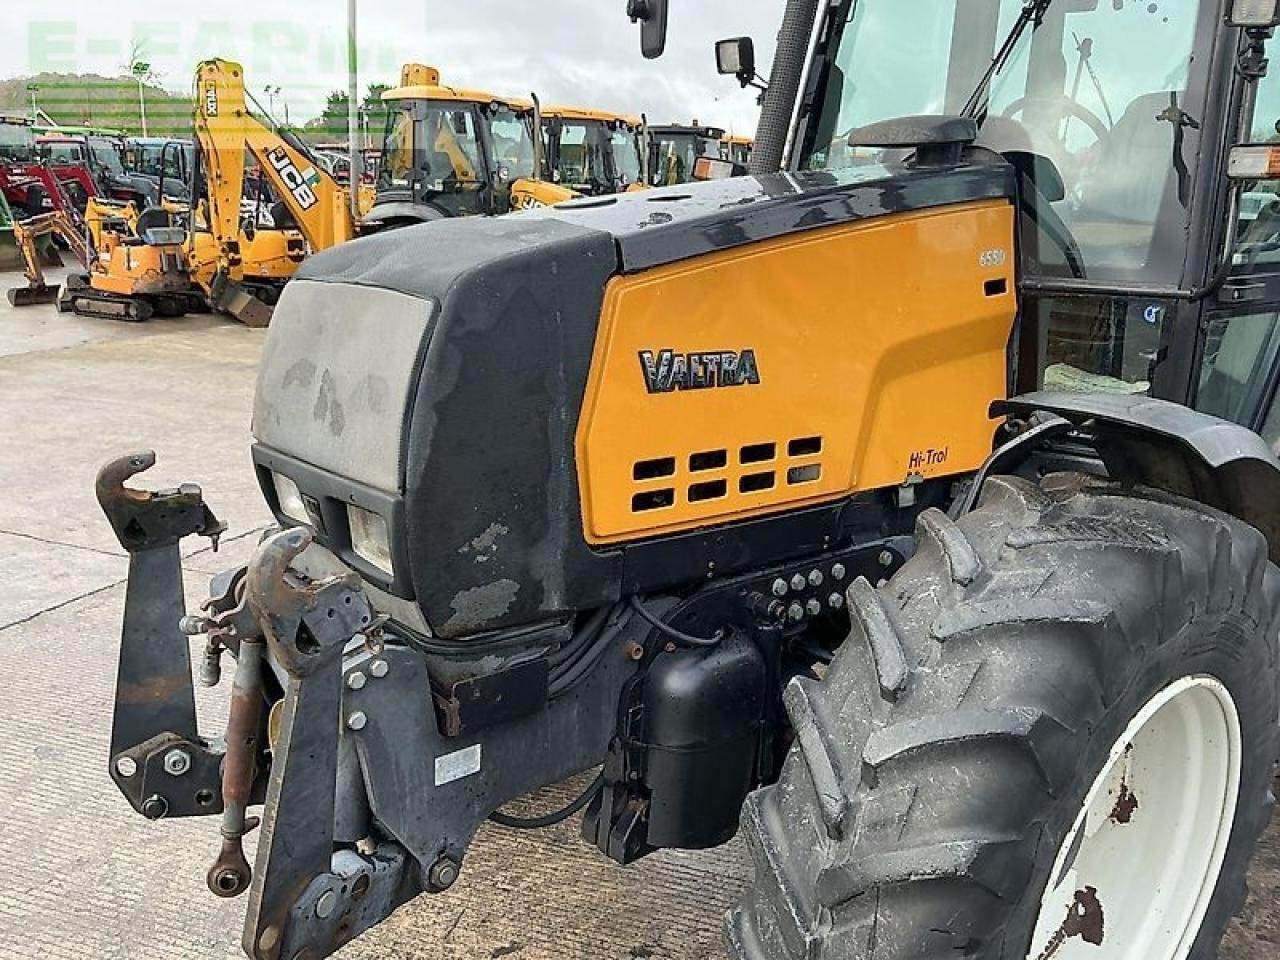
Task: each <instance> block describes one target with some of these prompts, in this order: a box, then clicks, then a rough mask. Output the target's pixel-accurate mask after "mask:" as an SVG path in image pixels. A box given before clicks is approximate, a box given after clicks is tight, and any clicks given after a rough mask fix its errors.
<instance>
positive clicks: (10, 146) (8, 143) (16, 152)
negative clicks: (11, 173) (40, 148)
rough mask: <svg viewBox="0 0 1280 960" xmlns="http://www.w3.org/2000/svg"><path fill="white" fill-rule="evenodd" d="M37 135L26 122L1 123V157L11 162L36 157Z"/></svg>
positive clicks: (21, 161) (29, 159) (19, 161)
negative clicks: (35, 135)
mask: <svg viewBox="0 0 1280 960" xmlns="http://www.w3.org/2000/svg"><path fill="white" fill-rule="evenodd" d="M35 154H36V148H35V137H34V136H33V135H32V133H31V128H30V127H28V126H27V125H26V124H25V123H0V158H3V159H5V160H8V161H9V162H11V163H30V162H31V161H32V160H34V159H35Z"/></svg>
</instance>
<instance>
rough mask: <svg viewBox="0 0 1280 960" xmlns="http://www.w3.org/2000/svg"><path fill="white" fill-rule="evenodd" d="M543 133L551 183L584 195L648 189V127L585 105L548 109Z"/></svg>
mask: <svg viewBox="0 0 1280 960" xmlns="http://www.w3.org/2000/svg"><path fill="white" fill-rule="evenodd" d="M542 130H543V135H544V138H545V141H546V156H547V169H548V171H549V176H550V179H551V180H552V181H554V182H555V183H557V184H559V185H560V186H562V187H567V188H569V189H570V190H573V191H574V192H575V193H577V194H580V195H583V196H604V195H607V194H612V193H623V192H625V191H627V190H632V189H644V188H646V187H647V184H648V176H647V173H646V170H647V166H648V154H649V151H648V146H647V142H646V132H645V131H646V125H645V123H644V121H643V120H642V119H640V118H639V117H627V116H623V115H621V114H616V113H608V112H606V111H603V110H592V109H585V108H581V107H545V108H543V110H542Z"/></svg>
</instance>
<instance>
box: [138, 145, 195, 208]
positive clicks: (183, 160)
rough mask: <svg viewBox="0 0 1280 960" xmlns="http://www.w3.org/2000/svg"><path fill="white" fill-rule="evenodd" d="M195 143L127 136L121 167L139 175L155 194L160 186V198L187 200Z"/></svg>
mask: <svg viewBox="0 0 1280 960" xmlns="http://www.w3.org/2000/svg"><path fill="white" fill-rule="evenodd" d="M194 165H195V146H194V144H193V143H192V141H190V140H187V139H175V138H173V137H130V138H129V139H128V140H127V141H126V142H125V169H126V170H127V171H128V172H129V173H130V174H132V175H134V176H137V177H143V178H145V179H146V180H147V182H148V183H149V184H150V185H151V186H152V187H154V189H155V191H156V194H157V195H158V194H159V193H160V188H161V185H163V187H164V199H165V200H175V201H179V202H189V201H190V199H191V198H190V181H191V171H192V168H193V167H194Z"/></svg>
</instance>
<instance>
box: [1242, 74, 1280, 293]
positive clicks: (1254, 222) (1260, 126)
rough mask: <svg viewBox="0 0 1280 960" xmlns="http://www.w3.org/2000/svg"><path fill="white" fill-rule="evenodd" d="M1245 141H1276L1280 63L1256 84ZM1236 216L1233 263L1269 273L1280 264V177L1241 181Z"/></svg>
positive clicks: (1279, 132)
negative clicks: (1238, 235)
mask: <svg viewBox="0 0 1280 960" xmlns="http://www.w3.org/2000/svg"><path fill="white" fill-rule="evenodd" d="M1249 141H1250V142H1251V143H1280V63H1274V62H1273V64H1272V67H1271V69H1270V71H1268V73H1267V76H1266V77H1264V78H1263V79H1262V80H1261V81H1260V82H1259V84H1258V98H1257V101H1256V103H1255V105H1254V110H1253V122H1252V125H1251V129H1250V134H1249ZM1239 219H1240V223H1239V228H1240V242H1239V246H1238V248H1237V251H1236V263H1237V265H1239V266H1244V267H1246V268H1248V267H1250V266H1253V267H1265V268H1266V269H1267V271H1268V272H1271V271H1272V270H1274V269H1275V268H1276V267H1277V265H1280V180H1258V181H1255V182H1253V183H1248V184H1245V188H1244V190H1243V193H1242V195H1241V198H1240V211H1239Z"/></svg>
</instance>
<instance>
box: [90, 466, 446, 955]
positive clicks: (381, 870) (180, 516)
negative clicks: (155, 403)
mask: <svg viewBox="0 0 1280 960" xmlns="http://www.w3.org/2000/svg"><path fill="white" fill-rule="evenodd" d="M155 462H156V457H155V454H154V453H153V452H150V451H147V452H144V453H136V454H131V455H129V456H125V457H121V458H119V459H117V460H113V461H111V462H110V463H108V464H107V465H106V466H104V467H103V468H102V469H101V471H99V473H98V478H97V483H96V490H97V496H98V502H99V504H100V505H101V506H102V509H103V512H104V513H105V514H106V515H107V519H108V520H109V521H110V523H111V526H112V528H113V529H114V531H115V533H116V537H117V538H118V539H119V541H120V543H121V545H122V546H123V547H124V548H125V549H126V550H128V551H129V581H128V587H127V591H126V599H125V613H124V627H123V630H122V633H121V641H120V658H119V667H118V674H117V680H116V702H115V710H114V718H113V723H112V732H111V763H110V773H111V777H112V779H113V780H114V781H115V783H116V784H117V786H118V787H119V788H120V790H121V792H122V793H123V794H124V795H125V797H126V798H127V799H128V800H129V803H130V804H131V805H132V806H133V808H134V809H135V810H137V811H138V812H139V813H142V814H143V815H144V816H146V817H148V818H150V819H153V820H154V819H160V818H162V817H174V816H200V815H214V814H219V813H221V815H222V842H221V849H220V852H219V854H218V856H217V859H216V860H215V861H214V864H213V866H212V867H211V868H210V869H209V873H208V877H207V880H208V885H209V888H210V889H211V890H212V891H213V892H214V893H216V894H218V895H219V896H223V897H232V896H237V895H239V894H241V893H243V892H244V891H245V890H246V889H249V888H250V883H251V881H252V890H251V893H250V898H249V911H248V916H247V918H246V923H245V931H244V944H243V945H244V949H245V952H246V953H248V954H249V956H251V957H254V958H258V960H280V958H293V957H295V956H306V955H313V956H316V957H320V956H327V955H328V954H329V953H330V952H332V951H333V950H334V949H337V947H338V946H340V945H341V944H342V943H343V942H345V941H346V940H348V939H350V938H351V937H352V936H354V935H355V934H357V933H359V932H360V931H362V930H364V929H366V928H367V927H369V926H372V925H373V924H375V923H377V922H378V921H379V920H381V919H382V918H383V917H385V916H386V915H387V914H389V913H390V912H391V911H392V910H393V909H394V908H395V907H396V906H398V905H399V904H400V903H402V902H403V901H404V900H406V899H409V898H410V897H411V896H413V895H414V894H415V893H417V892H418V891H419V890H421V888H422V885H421V881H420V880H418V878H417V877H416V875H415V871H413V870H411V869H408V866H409V864H408V857H407V855H406V853H405V851H404V849H403V848H401V847H400V846H398V845H396V844H390V843H381V842H376V841H372V840H369V841H368V842H366V843H364V844H361V845H360V852H359V853H357V852H356V851H355V850H353V849H351V848H350V846H349V845H343V844H337V843H335V820H337V821H339V822H344V823H352V822H359V821H360V820H361V817H360V815H359V812H357V813H356V814H355V815H350V814H348V812H347V811H345V810H344V811H339V810H338V809H337V808H338V806H339V804H338V802H337V800H336V795H337V794H338V793H339V791H338V790H337V784H338V777H339V772H338V771H339V766H340V764H339V755H340V751H341V750H342V749H343V746H342V743H341V741H340V738H339V737H338V736H337V730H338V726H339V723H340V722H341V710H342V690H343V669H342V659H343V653H344V650H349V648H359V647H361V646H365V645H368V646H371V647H376V646H377V644H378V641H377V640H376V636H377V630H378V621H377V620H376V618H375V615H374V613H373V611H372V609H371V607H370V606H369V602H368V600H367V598H366V597H365V595H364V594H363V593H362V592H361V590H360V587H359V582H358V578H356V577H355V576H354V575H350V576H346V577H335V578H330V579H326V580H321V581H317V582H313V581H310V580H307V579H305V578H303V577H300V576H298V575H297V574H295V573H293V572H292V571H291V570H290V563H291V562H292V561H293V560H294V559H295V558H296V557H297V556H298V554H300V553H302V552H303V551H304V550H305V549H306V548H307V547H308V546H309V545H310V543H311V535H310V533H309V532H307V531H305V530H301V529H293V530H286V531H282V532H277V533H275V534H274V535H272V536H270V537H268V538H266V539H265V540H264V541H263V542H262V543H261V544H259V546H258V549H257V550H256V551H255V553H254V556H253V558H252V560H251V561H250V563H249V565H248V566H247V567H241V568H239V569H236V570H232V571H229V572H228V573H224V574H220V575H219V576H217V577H215V578H214V580H213V583H212V589H211V594H210V599H209V600H208V601H207V602H206V603H205V605H204V615H203V616H190V617H189V616H186V603H185V597H184V593H183V585H182V561H181V554H180V551H179V544H180V542H181V541H182V540H183V539H184V538H185V537H187V536H189V535H191V534H197V535H200V536H204V537H208V538H210V539H211V540H212V541H213V542H214V544H215V546H216V544H217V538H218V537H219V536H220V535H221V534H222V533H223V532H224V531H225V530H226V526H225V525H224V524H223V523H221V522H220V521H219V520H218V519H217V518H216V517H215V516H214V514H213V512H212V511H211V510H210V509H209V508H208V506H207V505H206V504H205V503H204V500H203V496H202V494H201V491H200V488H199V487H197V486H195V485H193V484H185V485H183V486H182V487H180V488H178V489H176V490H164V491H156V492H152V491H144V490H136V489H132V488H130V487H127V486H125V483H126V481H127V480H129V479H130V478H131V477H133V476H135V475H136V474H139V473H141V472H143V471H144V470H147V469H149V468H150V467H152V466H154V464H155ZM201 633H203V634H206V635H207V636H208V639H209V650H210V651H211V652H210V654H208V655H206V662H205V664H204V667H203V669H202V680H203V681H204V682H206V683H208V684H209V685H212V684H214V683H216V682H217V676H218V672H219V671H218V654H219V653H220V652H221V651H222V650H223V649H226V650H230V651H231V652H233V653H234V654H235V655H236V671H235V678H234V681H233V689H232V695H231V706H230V710H229V714H228V721H227V731H226V737H225V740H224V741H211V740H207V739H205V738H203V737H201V736H200V735H199V732H198V727H197V720H196V709H195V693H194V689H193V685H192V674H191V654H190V647H189V641H188V635H189V634H201ZM273 679H274V680H277V681H278V682H279V686H281V687H283V688H284V696H283V698H282V699H280V700H278V701H277V704H276V706H277V707H278V709H279V720H280V722H279V728H278V733H277V735H276V737H275V739H274V743H273V744H272V749H271V758H272V759H271V761H270V763H268V761H267V755H266V751H265V748H266V731H267V724H266V721H265V716H264V707H265V706H266V705H267V702H268V700H269V699H274V697H272V696H269V691H268V686H269V684H271V682H272V680H273ZM273 689H274V688H273ZM424 689H425V687H424ZM276 692H277V693H278V691H276ZM347 749H348V752H349V753H350V754H351V755H349V756H347V757H346V762H345V763H344V764H343V767H344V768H345V769H346V770H347V772H348V774H350V773H351V772H354V773H355V775H356V777H358V776H359V769H358V764H357V762H356V761H355V758H354V752H353V751H351V750H350V748H349V746H348V747H347ZM355 792H359V793H361V794H362V792H363V791H351V790H345V791H342V794H343V796H344V797H349V796H351V795H352V794H353V793H355ZM264 796H265V798H266V800H267V803H266V807H265V811H266V812H265V818H264V822H263V825H262V835H261V840H260V842H259V844H258V852H257V863H256V871H251V870H250V869H249V866H248V863H247V861H246V858H245V855H244V852H243V848H242V838H243V836H244V835H245V833H247V832H248V831H249V830H251V829H253V828H254V827H255V826H257V821H256V818H252V817H249V816H247V814H246V810H247V808H248V807H249V805H250V804H253V803H261V802H262V801H263V799H264ZM364 820H365V823H366V824H367V813H366V814H365V818H364ZM348 832H349V831H348ZM366 832H367V829H366ZM361 836H365V834H364V833H361ZM344 839H345V838H344ZM307 951H310V953H308V952H307Z"/></svg>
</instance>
